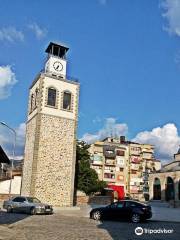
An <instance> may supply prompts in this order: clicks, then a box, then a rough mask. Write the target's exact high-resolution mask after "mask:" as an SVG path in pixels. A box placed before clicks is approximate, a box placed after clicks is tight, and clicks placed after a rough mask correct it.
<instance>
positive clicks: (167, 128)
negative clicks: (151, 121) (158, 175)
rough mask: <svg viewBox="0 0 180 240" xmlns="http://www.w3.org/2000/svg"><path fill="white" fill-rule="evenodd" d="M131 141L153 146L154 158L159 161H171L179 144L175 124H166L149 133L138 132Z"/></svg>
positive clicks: (179, 140) (179, 139) (179, 138)
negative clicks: (157, 158)
mask: <svg viewBox="0 0 180 240" xmlns="http://www.w3.org/2000/svg"><path fill="white" fill-rule="evenodd" d="M133 141H136V142H139V143H149V144H153V145H154V146H155V153H156V156H157V157H159V158H160V159H164V160H167V159H172V158H173V154H174V153H176V152H177V150H178V146H179V144H180V137H179V135H178V130H177V127H176V126H175V124H173V123H168V124H166V125H164V126H162V127H157V128H154V129H152V130H151V131H144V132H140V133H138V134H137V135H136V137H135V138H134V139H133Z"/></svg>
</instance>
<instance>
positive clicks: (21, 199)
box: [13, 197, 26, 202]
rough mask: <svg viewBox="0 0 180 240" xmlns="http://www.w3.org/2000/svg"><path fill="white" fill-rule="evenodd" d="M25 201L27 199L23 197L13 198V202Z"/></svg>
mask: <svg viewBox="0 0 180 240" xmlns="http://www.w3.org/2000/svg"><path fill="white" fill-rule="evenodd" d="M24 201H26V199H25V198H23V197H16V198H14V199H13V202H24Z"/></svg>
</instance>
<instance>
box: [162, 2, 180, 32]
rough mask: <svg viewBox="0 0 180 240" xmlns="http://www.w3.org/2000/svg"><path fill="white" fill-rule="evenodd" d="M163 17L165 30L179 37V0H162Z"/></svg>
mask: <svg viewBox="0 0 180 240" xmlns="http://www.w3.org/2000/svg"><path fill="white" fill-rule="evenodd" d="M161 7H162V8H163V9H164V13H163V15H162V16H163V17H164V18H165V19H166V20H167V26H165V28H164V29H165V30H166V31H168V32H169V33H170V34H175V35H177V36H179V37H180V0H163V1H162V2H161Z"/></svg>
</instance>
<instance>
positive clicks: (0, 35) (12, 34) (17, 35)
mask: <svg viewBox="0 0 180 240" xmlns="http://www.w3.org/2000/svg"><path fill="white" fill-rule="evenodd" d="M0 40H1V41H8V42H11V43H12V42H15V41H21V42H22V41H23V40H24V34H23V33H22V32H21V31H18V30H17V29H16V28H15V27H6V28H5V27H4V28H1V29H0Z"/></svg>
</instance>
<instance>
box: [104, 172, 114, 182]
mask: <svg viewBox="0 0 180 240" xmlns="http://www.w3.org/2000/svg"><path fill="white" fill-rule="evenodd" d="M104 181H108V182H115V181H116V179H115V174H114V173H104Z"/></svg>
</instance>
